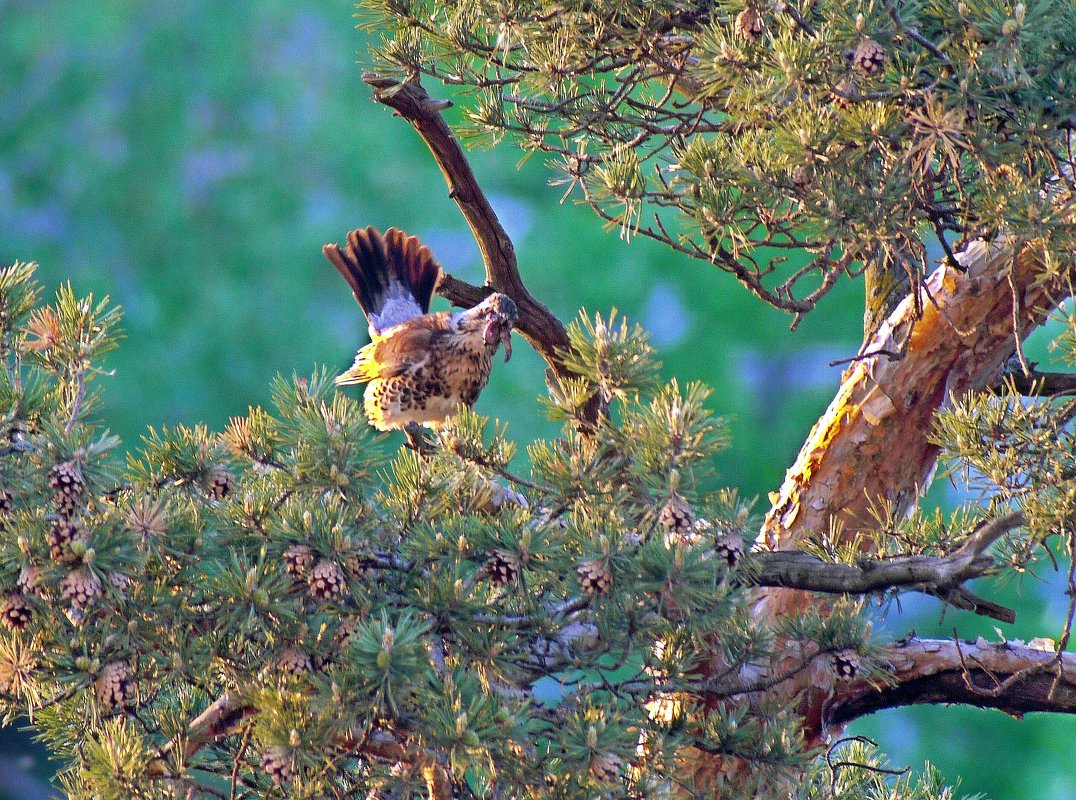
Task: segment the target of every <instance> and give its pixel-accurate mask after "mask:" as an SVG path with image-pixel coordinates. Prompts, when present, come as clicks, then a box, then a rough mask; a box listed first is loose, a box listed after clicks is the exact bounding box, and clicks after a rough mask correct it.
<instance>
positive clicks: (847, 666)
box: [832, 650, 863, 681]
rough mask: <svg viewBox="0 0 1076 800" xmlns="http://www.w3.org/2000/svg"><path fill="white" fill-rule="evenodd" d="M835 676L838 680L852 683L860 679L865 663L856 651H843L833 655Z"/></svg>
mask: <svg viewBox="0 0 1076 800" xmlns="http://www.w3.org/2000/svg"><path fill="white" fill-rule="evenodd" d="M832 666H833V674H834V675H836V676H837V680H842V681H850V680H853V679H855V678H857V677H859V674H860V672H862V670H863V663H862V662H861V661H860V659H859V654H858V653H857V652H856V651H855V650H841V651H839V652H837V653H834V654H833V662H832Z"/></svg>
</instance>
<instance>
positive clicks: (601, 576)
mask: <svg viewBox="0 0 1076 800" xmlns="http://www.w3.org/2000/svg"><path fill="white" fill-rule="evenodd" d="M575 572H576V574H577V575H578V576H579V586H580V588H582V590H583V591H584V592H586V593H587V594H605V593H606V592H608V591H609V587H611V586H612V585H613V571H612V570H611V569H610V568H609V564H608V563H607V562H606V561H604V560H602V559H595V560H594V561H584V562H583V563H582V564H580V565H579V566H578V567H576V568H575Z"/></svg>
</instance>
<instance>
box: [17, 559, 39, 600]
mask: <svg viewBox="0 0 1076 800" xmlns="http://www.w3.org/2000/svg"><path fill="white" fill-rule="evenodd" d="M42 572H43V570H42V569H41V567H38V566H35V565H34V564H27V565H26V566H25V567H23V568H22V570H20V571H19V577H18V578H17V579H16V581H15V586H17V587H18V589H19V591H20V592H22V593H23V594H32V595H36V596H37V597H43V596H44V594H45V592H44V587H43V586H42V584H41V579H42V577H43V576H42Z"/></svg>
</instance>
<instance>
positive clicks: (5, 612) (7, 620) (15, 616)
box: [0, 594, 33, 631]
mask: <svg viewBox="0 0 1076 800" xmlns="http://www.w3.org/2000/svg"><path fill="white" fill-rule="evenodd" d="M32 616H33V609H32V608H31V606H30V604H29V603H28V602H26V598H25V597H23V596H22V595H21V594H9V595H7V596H6V597H4V601H3V603H0V622H2V623H3V624H4V625H5V626H6V627H8V628H10V629H11V630H13V631H23V630H26V626H27V625H29V624H30V619H31V617H32Z"/></svg>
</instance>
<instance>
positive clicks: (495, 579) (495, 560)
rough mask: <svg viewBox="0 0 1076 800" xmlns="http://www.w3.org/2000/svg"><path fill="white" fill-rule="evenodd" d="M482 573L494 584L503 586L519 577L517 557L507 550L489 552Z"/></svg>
mask: <svg viewBox="0 0 1076 800" xmlns="http://www.w3.org/2000/svg"><path fill="white" fill-rule="evenodd" d="M482 574H483V575H485V576H486V577H487V578H489V582H490V583H492V584H493V585H494V586H504V585H506V584H508V583H511V582H512V581H514V580H515V579H516V578H518V577H519V558H517V557H516V554H515V553H510V552H508V551H507V550H500V549H497V550H494V551H492V552H491V553H490V554H489V559H488V560H487V561H486V565H485V566H484V567H482Z"/></svg>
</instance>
